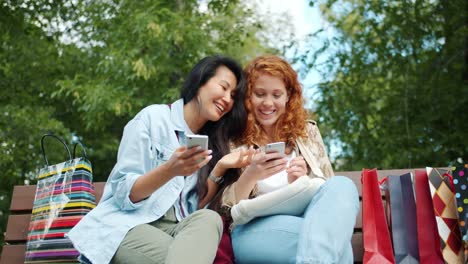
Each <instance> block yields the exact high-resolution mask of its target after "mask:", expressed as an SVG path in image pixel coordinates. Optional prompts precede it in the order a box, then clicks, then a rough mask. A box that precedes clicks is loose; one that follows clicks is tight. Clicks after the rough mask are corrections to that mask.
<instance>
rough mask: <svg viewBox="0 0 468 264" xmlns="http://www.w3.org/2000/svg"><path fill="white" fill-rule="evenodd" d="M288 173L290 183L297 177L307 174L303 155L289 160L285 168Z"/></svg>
mask: <svg viewBox="0 0 468 264" xmlns="http://www.w3.org/2000/svg"><path fill="white" fill-rule="evenodd" d="M286 173H288V182H289V183H292V182H294V181H295V180H297V179H298V178H299V177H301V176H304V175H307V164H306V162H305V160H304V158H303V157H295V158H294V159H292V160H291V161H290V162H289V166H288V168H287V169H286Z"/></svg>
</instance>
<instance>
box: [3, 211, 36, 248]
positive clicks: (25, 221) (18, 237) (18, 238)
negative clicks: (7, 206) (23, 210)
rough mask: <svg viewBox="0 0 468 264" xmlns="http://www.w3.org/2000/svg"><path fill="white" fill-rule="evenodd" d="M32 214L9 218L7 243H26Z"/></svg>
mask: <svg viewBox="0 0 468 264" xmlns="http://www.w3.org/2000/svg"><path fill="white" fill-rule="evenodd" d="M30 220H31V215H30V214H21V215H10V216H8V225H7V230H6V232H5V241H7V242H10V243H13V242H14V243H18V242H23V243H25V242H26V238H27V236H28V228H29V221H30Z"/></svg>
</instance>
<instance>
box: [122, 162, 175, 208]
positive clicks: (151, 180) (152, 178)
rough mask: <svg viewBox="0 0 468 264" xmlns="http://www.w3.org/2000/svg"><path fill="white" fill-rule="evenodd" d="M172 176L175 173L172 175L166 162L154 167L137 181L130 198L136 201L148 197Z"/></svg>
mask: <svg viewBox="0 0 468 264" xmlns="http://www.w3.org/2000/svg"><path fill="white" fill-rule="evenodd" d="M172 178H174V175H170V173H169V171H168V170H167V169H166V167H165V166H164V164H163V165H161V166H159V167H156V168H154V169H153V170H151V171H149V172H147V173H145V174H144V175H143V176H141V177H140V178H138V179H137V180H136V181H135V183H134V184H133V187H132V190H131V191H130V200H131V201H132V202H133V203H136V202H139V201H141V200H144V199H146V198H147V197H149V196H150V195H151V194H152V193H153V192H155V191H156V190H157V189H159V188H160V187H161V186H163V185H164V184H166V183H167V182H168V181H170V180H171V179H172Z"/></svg>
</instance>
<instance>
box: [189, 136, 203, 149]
mask: <svg viewBox="0 0 468 264" xmlns="http://www.w3.org/2000/svg"><path fill="white" fill-rule="evenodd" d="M186 140H187V141H186V143H187V148H189V149H190V148H193V147H196V146H200V147H201V149H202V150H207V149H208V136H206V135H187V139H186Z"/></svg>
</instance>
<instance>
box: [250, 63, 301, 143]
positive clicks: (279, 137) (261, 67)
mask: <svg viewBox="0 0 468 264" xmlns="http://www.w3.org/2000/svg"><path fill="white" fill-rule="evenodd" d="M244 71H245V74H246V78H247V91H246V98H245V106H246V108H247V127H246V129H245V131H244V136H243V137H242V139H241V143H242V144H246V145H248V146H253V145H256V146H260V145H264V144H266V143H269V142H267V141H268V139H267V136H266V134H265V132H264V131H263V129H262V128H261V126H260V124H259V123H258V122H257V121H256V120H255V116H254V114H253V109H252V104H251V102H250V98H251V96H252V92H253V88H254V85H255V82H256V81H257V79H258V78H259V77H260V76H261V75H265V74H268V75H271V76H275V77H279V78H280V79H282V80H283V82H284V84H285V86H286V91H287V93H288V98H289V99H288V102H287V103H286V111H285V113H284V114H283V115H282V116H280V118H279V119H278V121H277V122H276V124H275V126H274V129H275V131H274V133H273V134H274V135H275V136H274V137H275V138H273V140H274V141H275V142H276V141H283V142H286V145H287V146H289V147H292V148H294V147H295V146H296V142H295V140H296V139H297V138H299V137H305V136H306V130H305V126H306V120H307V111H306V110H305V108H304V107H303V103H304V99H303V97H302V87H301V84H300V83H299V80H298V77H297V73H296V71H295V70H294V69H293V68H292V67H291V65H290V64H289V63H288V62H287V61H285V60H284V59H282V58H280V57H278V56H274V55H265V56H260V57H257V58H255V59H254V60H253V61H251V62H250V63H249V64H247V66H246V67H245V69H244Z"/></svg>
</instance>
